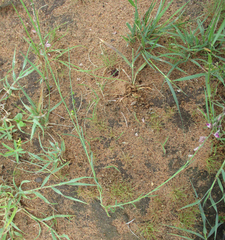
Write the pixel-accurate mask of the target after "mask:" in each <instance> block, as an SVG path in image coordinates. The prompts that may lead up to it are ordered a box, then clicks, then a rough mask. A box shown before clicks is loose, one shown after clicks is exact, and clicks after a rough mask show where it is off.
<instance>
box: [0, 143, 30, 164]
mask: <svg viewBox="0 0 225 240" xmlns="http://www.w3.org/2000/svg"><path fill="white" fill-rule="evenodd" d="M2 145H3V146H4V147H5V148H7V149H8V150H9V151H8V152H6V153H0V155H1V156H3V157H6V158H8V157H10V156H12V157H15V158H16V162H17V163H19V162H20V160H19V159H20V157H21V156H22V155H23V154H24V153H26V151H23V149H22V148H21V145H22V143H21V139H19V140H17V141H16V140H14V141H13V146H14V148H12V147H9V146H8V145H6V144H5V143H2Z"/></svg>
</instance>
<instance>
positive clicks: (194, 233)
mask: <svg viewBox="0 0 225 240" xmlns="http://www.w3.org/2000/svg"><path fill="white" fill-rule="evenodd" d="M166 226H168V225H166ZM168 227H171V228H174V229H177V230H180V231H184V232H187V233H190V234H193V235H195V236H197V237H200V238H201V239H205V238H204V237H203V236H202V235H201V234H199V233H197V232H194V231H192V230H188V229H184V228H178V227H174V226H168ZM170 234H171V235H174V234H173V233H170ZM175 236H176V235H175ZM177 236H180V235H177ZM180 237H184V236H180ZM191 240H192V239H191Z"/></svg>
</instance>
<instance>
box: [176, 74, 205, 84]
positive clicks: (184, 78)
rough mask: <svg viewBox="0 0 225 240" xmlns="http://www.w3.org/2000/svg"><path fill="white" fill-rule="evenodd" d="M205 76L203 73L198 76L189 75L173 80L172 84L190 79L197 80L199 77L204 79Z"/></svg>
mask: <svg viewBox="0 0 225 240" xmlns="http://www.w3.org/2000/svg"><path fill="white" fill-rule="evenodd" d="M205 76H206V74H205V73H198V74H194V75H190V76H187V77H182V78H178V79H175V80H173V82H181V81H187V80H191V79H195V78H199V77H205Z"/></svg>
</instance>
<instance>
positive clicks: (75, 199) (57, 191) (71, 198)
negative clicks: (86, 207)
mask: <svg viewBox="0 0 225 240" xmlns="http://www.w3.org/2000/svg"><path fill="white" fill-rule="evenodd" d="M51 188H52V190H54V191H55V192H56V193H58V194H59V195H62V196H63V197H65V198H68V199H70V200H72V201H75V202H80V203H84V204H87V203H86V202H84V201H82V200H79V199H77V198H73V197H70V196H66V195H64V194H63V193H62V192H61V191H60V190H59V189H57V188H55V187H51Z"/></svg>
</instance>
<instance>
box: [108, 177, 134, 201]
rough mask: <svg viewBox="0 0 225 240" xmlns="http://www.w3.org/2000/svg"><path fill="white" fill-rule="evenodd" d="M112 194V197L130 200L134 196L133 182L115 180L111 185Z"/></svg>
mask: <svg viewBox="0 0 225 240" xmlns="http://www.w3.org/2000/svg"><path fill="white" fill-rule="evenodd" d="M109 188H110V190H109V191H110V195H111V197H112V198H114V199H116V200H120V201H130V200H131V199H133V197H134V189H133V187H132V183H131V182H128V181H123V182H119V181H115V182H113V183H112V184H111V185H110V186H109Z"/></svg>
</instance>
